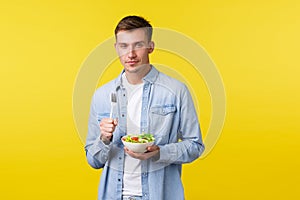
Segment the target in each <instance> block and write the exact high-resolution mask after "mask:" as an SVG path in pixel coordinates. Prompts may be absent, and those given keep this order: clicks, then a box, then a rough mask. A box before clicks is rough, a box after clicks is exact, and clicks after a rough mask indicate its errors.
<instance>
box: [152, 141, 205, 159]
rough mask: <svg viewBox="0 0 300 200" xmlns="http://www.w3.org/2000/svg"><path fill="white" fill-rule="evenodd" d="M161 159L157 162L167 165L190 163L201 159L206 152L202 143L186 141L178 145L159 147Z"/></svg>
mask: <svg viewBox="0 0 300 200" xmlns="http://www.w3.org/2000/svg"><path fill="white" fill-rule="evenodd" d="M159 147H160V152H159V159H158V160H157V161H156V162H161V163H166V164H183V163H189V162H192V161H194V160H195V159H197V158H198V157H200V155H201V154H202V153H203V151H204V145H203V143H202V142H200V143H199V142H195V141H192V140H185V141H181V142H178V143H171V144H166V145H162V146H159Z"/></svg>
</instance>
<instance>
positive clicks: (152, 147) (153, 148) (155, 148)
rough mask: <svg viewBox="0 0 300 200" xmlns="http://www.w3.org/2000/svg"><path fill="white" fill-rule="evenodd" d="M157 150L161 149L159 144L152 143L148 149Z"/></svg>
mask: <svg viewBox="0 0 300 200" xmlns="http://www.w3.org/2000/svg"><path fill="white" fill-rule="evenodd" d="M156 150H159V146H157V145H152V146H149V147H147V151H150V152H152V151H156Z"/></svg>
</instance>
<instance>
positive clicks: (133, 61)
mask: <svg viewBox="0 0 300 200" xmlns="http://www.w3.org/2000/svg"><path fill="white" fill-rule="evenodd" d="M126 63H127V64H129V65H134V64H136V63H138V61H137V60H129V61H126Z"/></svg>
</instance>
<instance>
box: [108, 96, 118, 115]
mask: <svg viewBox="0 0 300 200" xmlns="http://www.w3.org/2000/svg"><path fill="white" fill-rule="evenodd" d="M110 105H111V106H110V115H109V118H111V119H112V118H113V113H114V111H115V107H116V105H117V94H116V93H114V92H112V93H111V94H110Z"/></svg>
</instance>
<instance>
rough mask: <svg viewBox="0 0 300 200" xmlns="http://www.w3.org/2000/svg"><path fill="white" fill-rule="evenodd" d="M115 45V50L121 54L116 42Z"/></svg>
mask: <svg viewBox="0 0 300 200" xmlns="http://www.w3.org/2000/svg"><path fill="white" fill-rule="evenodd" d="M114 47H115V50H116V52H117V54H118V55H119V51H118V48H117V43H114Z"/></svg>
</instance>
